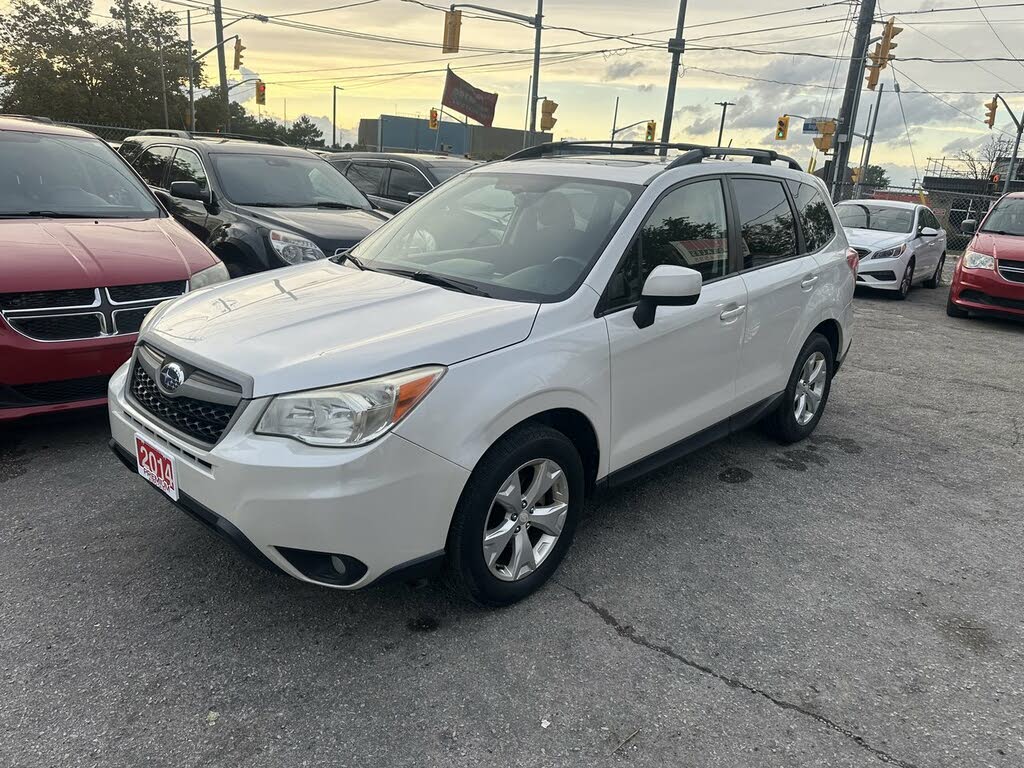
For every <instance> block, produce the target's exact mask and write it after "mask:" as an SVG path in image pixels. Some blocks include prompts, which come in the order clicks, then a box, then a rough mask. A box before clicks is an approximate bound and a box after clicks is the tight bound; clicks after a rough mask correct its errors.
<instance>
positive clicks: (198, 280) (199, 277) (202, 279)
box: [188, 261, 231, 291]
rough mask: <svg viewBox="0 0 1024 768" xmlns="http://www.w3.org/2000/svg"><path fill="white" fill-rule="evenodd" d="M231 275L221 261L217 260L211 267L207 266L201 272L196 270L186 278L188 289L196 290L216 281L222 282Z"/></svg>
mask: <svg viewBox="0 0 1024 768" xmlns="http://www.w3.org/2000/svg"><path fill="white" fill-rule="evenodd" d="M230 278H231V275H229V274H228V268H227V267H225V266H224V264H222V263H221V262H219V261H218V262H217V263H216V264H214V265H213V266H212V267H207V268H206V269H204V270H203V271H201V272H196V273H195V274H194V275H192V277H190V278H189V279H188V289H189V290H190V291H198V290H199V289H200V288H205V287H206V286H208V285H216V284H217V283H223V282H224V281H225V280H229V279H230Z"/></svg>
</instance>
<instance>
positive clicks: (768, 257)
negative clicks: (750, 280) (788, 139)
mask: <svg viewBox="0 0 1024 768" xmlns="http://www.w3.org/2000/svg"><path fill="white" fill-rule="evenodd" d="M732 189H733V194H734V195H735V196H736V208H737V213H738V214H739V220H740V221H739V223H740V235H741V238H742V241H743V268H744V269H756V268H757V267H764V266H767V265H769V264H773V263H774V262H776V261H782V260H783V259H789V258H792V257H793V256H796V255H797V254H796V222H795V219H794V217H793V209H792V208H790V206H789V198H788V197H786V190H785V189H784V188H783V186H782V182H780V181H776V180H774V179H750V178H739V179H733V180H732Z"/></svg>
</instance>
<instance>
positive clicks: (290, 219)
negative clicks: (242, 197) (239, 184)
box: [239, 206, 389, 256]
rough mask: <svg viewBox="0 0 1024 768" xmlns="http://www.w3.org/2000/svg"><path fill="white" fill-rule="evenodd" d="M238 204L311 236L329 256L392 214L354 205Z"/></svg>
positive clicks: (267, 222) (269, 222) (257, 217)
mask: <svg viewBox="0 0 1024 768" xmlns="http://www.w3.org/2000/svg"><path fill="white" fill-rule="evenodd" d="M239 208H241V209H242V210H244V211H245V213H246V214H247V215H249V216H251V217H252V218H253V220H254V221H256V222H258V223H260V224H262V225H264V226H266V227H268V228H277V229H286V230H288V231H290V232H294V233H295V234H297V235H303V236H304V237H308V238H309V239H310V240H312V241H313V242H314V243H316V244H317V245H318V246H320V250H322V251H323V252H324V253H325V254H327V255H328V256H330V255H332V254H333V253H334V252H335V251H336V250H337V249H338V248H348V247H350V246H353V245H355V244H356V243H358V242H359V241H360V240H362V239H363V238H364V237H366V236H367V235H368V234H370V233H371V232H373V231H374V230H375V229H377V227H379V226H380V225H381V224H383V223H384V222H385V221H387V220H388V218H389V217H388V216H384V215H382V214H381V213H380V212H379V211H376V210H372V211H363V210H358V209H354V208H260V207H246V206H239Z"/></svg>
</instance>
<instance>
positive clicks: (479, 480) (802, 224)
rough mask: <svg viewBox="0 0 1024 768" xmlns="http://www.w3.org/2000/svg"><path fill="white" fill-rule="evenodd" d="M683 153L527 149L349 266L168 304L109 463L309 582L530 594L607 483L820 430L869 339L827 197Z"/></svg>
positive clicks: (324, 266)
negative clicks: (855, 332) (848, 361)
mask: <svg viewBox="0 0 1024 768" xmlns="http://www.w3.org/2000/svg"><path fill="white" fill-rule="evenodd" d="M647 146H648V147H649V146H650V145H647ZM671 148H672V149H673V150H679V151H678V153H674V154H670V155H669V156H667V157H658V156H655V155H652V154H643V153H642V152H643V151H645V150H644V149H642V148H623V149H620V148H618V147H616V148H615V150H614V153H609V152H608V150H607V148H604V150H603V151H602V147H599V146H595V147H592V148H591V149H590V154H576V153H580V152H582V151H585V150H586V149H587V147H586V146H583V147H580V146H577V145H570V144H568V143H561V144H554V145H544V146H542V147H539V148H532V149H530V150H524V151H523V152H521V153H518V154H517V155H514V156H513V157H512V158H509V159H508V160H506V161H504V162H500V163H496V164H491V165H487V166H482V167H480V168H477V169H475V170H471V171H468V172H466V173H463V174H461V175H460V176H457V177H455V178H454V179H452V180H451V181H449V182H447V183H445V184H443V185H441V186H440V187H438V188H436V189H435V190H433V191H431V192H430V193H429V194H427V195H426V196H424V197H423V198H422V199H421V200H419V201H417V202H416V203H415V204H414V205H412V206H409V207H408V208H407V209H406V210H404V211H403V212H401V213H400V214H398V215H397V216H396V217H395V218H394V219H392V220H391V221H389V222H388V223H387V224H385V225H384V226H382V227H381V228H380V229H379V230H377V231H376V232H374V233H373V234H371V235H370V236H369V237H367V238H366V239H365V240H364V241H362V242H361V243H360V244H359V245H358V246H356V247H355V248H354V249H352V250H351V251H350V252H347V253H339V254H337V255H336V256H335V258H333V259H331V260H327V261H321V262H317V263H313V264H308V265H302V266H298V267H294V268H289V269H285V270H277V271H275V272H273V273H272V274H270V273H268V274H265V275H254V276H252V277H248V278H243V279H240V280H234V281H231V282H230V283H227V284H224V285H222V286H217V287H212V288H209V289H205V290H201V291H196V292H194V293H191V294H189V295H187V296H185V297H183V298H181V299H178V300H175V301H173V302H169V303H167V304H165V305H161V306H160V307H158V308H157V309H156V310H154V311H153V312H152V314H151V315H150V316H149V318H147V321H146V323H145V325H144V326H143V328H142V331H141V334H140V338H139V342H138V346H137V347H136V350H135V353H134V355H133V357H132V359H131V360H130V361H129V362H128V363H127V364H126V365H125V366H124V367H122V368H121V369H120V370H119V371H118V372H117V373H116V374H115V375H114V377H113V378H112V379H111V382H110V423H111V429H112V431H113V440H112V441H111V446H112V448H114V450H115V452H117V453H118V455H119V456H120V457H121V458H122V460H123V461H124V462H125V463H126V464H127V465H128V466H129V467H130V468H131V469H132V470H133V471H134V470H137V471H138V472H139V473H140V474H142V475H143V476H144V477H146V478H147V479H148V480H149V481H150V482H152V483H153V484H154V485H156V486H157V487H158V488H160V489H161V490H163V491H164V492H165V493H166V494H167V495H168V496H170V497H171V498H172V499H173V500H174V501H175V502H176V503H177V504H178V506H179V507H181V508H182V509H184V510H185V511H187V512H189V513H190V514H191V515H193V516H194V517H197V518H198V519H200V520H202V521H204V522H205V523H207V524H208V525H209V526H210V527H212V528H214V529H215V530H217V531H218V532H219V533H221V534H223V535H225V536H227V537H228V538H230V539H231V540H232V541H233V542H234V543H235V544H236V545H238V546H239V547H240V548H241V549H242V550H243V551H244V552H245V553H247V554H249V555H250V556H252V557H253V558H255V559H256V560H257V561H259V562H261V563H262V564H264V565H266V566H268V567H270V568H272V569H275V570H280V571H284V572H285V573H287V574H289V575H291V576H294V577H295V578H298V579H302V580H304V581H310V582H314V583H317V584H322V585H325V586H332V587H338V588H343V589H353V588H359V587H364V586H366V585H369V584H371V583H375V582H379V581H380V580H382V579H385V578H392V577H395V576H401V577H411V576H413V575H419V574H423V573H427V572H429V571H430V570H432V569H436V568H437V567H442V568H443V569H444V571H445V573H446V575H447V578H448V580H449V581H450V582H451V583H452V584H453V585H455V586H456V587H457V588H458V589H460V590H461V591H462V592H463V593H465V594H466V595H467V596H469V597H470V598H471V599H473V600H476V601H477V602H480V603H483V604H488V605H503V604H507V603H511V602H514V601H515V600H518V599H520V598H522V597H524V596H526V595H527V594H529V593H530V592H532V591H533V590H535V589H537V587H539V586H540V585H541V584H543V583H544V581H545V580H546V579H547V578H548V577H549V576H550V575H551V574H552V572H554V570H555V569H556V568H557V567H558V564H559V562H560V561H561V559H562V558H563V557H564V555H565V553H566V550H567V549H568V547H569V545H570V542H571V539H572V536H573V531H574V530H575V528H576V525H577V522H578V521H579V518H580V514H581V512H582V509H583V500H584V497H585V496H586V495H587V494H589V493H590V492H592V491H593V490H594V489H596V488H600V487H602V486H608V485H613V484H615V483H620V482H622V481H624V480H628V479H631V478H634V477H636V476H638V475H640V474H642V473H644V472H646V471H648V470H650V469H653V468H655V467H657V466H659V465H661V464H664V463H665V462H668V461H671V460H673V459H676V458H679V457H680V456H682V455H683V454H685V453H687V452H688V451H692V450H694V449H696V448H699V447H701V446H703V445H706V444H707V443H710V442H711V441H713V440H716V439H718V438H720V437H722V436H724V435H727V434H729V433H730V432H734V431H736V430H739V429H742V428H744V427H746V426H748V425H750V424H751V423H753V422H755V421H758V420H761V419H766V420H767V423H768V424H769V425H770V430H771V432H772V433H773V434H774V435H775V436H776V437H778V438H779V439H780V440H782V441H784V442H791V441H796V440H800V439H803V438H805V437H806V436H807V435H809V434H810V433H811V431H813V430H814V428H815V426H816V425H817V423H818V420H819V419H820V418H821V415H822V411H823V410H824V408H825V404H826V402H827V401H828V395H829V386H830V383H831V379H832V376H833V374H834V373H835V371H836V369H837V368H838V367H839V364H840V362H841V361H842V359H843V357H844V355H845V354H846V351H847V349H848V348H849V344H850V335H851V321H852V304H851V302H852V298H853V293H854V283H855V277H856V265H857V259H856V253H855V252H853V251H851V250H850V249H848V247H847V243H846V238H845V236H844V235H843V231H842V229H841V227H840V226H839V222H838V219H837V217H836V214H835V210H834V208H833V207H832V205H831V203H830V202H829V199H828V195H827V194H826V192H825V189H824V187H823V186H822V184H821V182H820V181H818V180H817V179H815V178H814V177H812V176H809V175H807V174H805V173H803V172H801V171H800V170H799V166H798V165H797V164H796V163H795V162H793V161H792V160H790V159H789V158H785V157H780V156H778V155H776V154H775V153H774V152H768V151H762V150H738V149H730V150H722V149H720V148H707V147H693V146H692V145H671ZM646 151H648V152H649V151H650V150H649V149H647V150H646ZM569 152H572V154H568V153H569ZM723 152H728V154H730V155H742V156H746V157H752V158H753V162H752V163H737V162H724V161H716V160H713V159H710V158H711V157H712V156H713V155H720V154H722V153H723ZM775 160H782V161H784V162H785V163H786V164H787V165H788V166H789V167H777V166H773V165H772V162H773V161H775Z"/></svg>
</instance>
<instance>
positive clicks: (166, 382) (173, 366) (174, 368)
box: [160, 363, 185, 392]
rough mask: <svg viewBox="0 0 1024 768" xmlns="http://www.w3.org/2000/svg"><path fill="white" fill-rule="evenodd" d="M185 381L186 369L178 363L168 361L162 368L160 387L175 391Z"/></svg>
mask: <svg viewBox="0 0 1024 768" xmlns="http://www.w3.org/2000/svg"><path fill="white" fill-rule="evenodd" d="M184 381H185V371H184V370H183V369H182V367H181V366H180V365H178V364H177V363H168V364H167V365H165V366H164V367H163V368H161V369H160V387H161V388H162V389H165V390H167V391H168V392H173V391H174V390H176V389H177V388H178V387H180V386H181V385H182V383H184Z"/></svg>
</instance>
